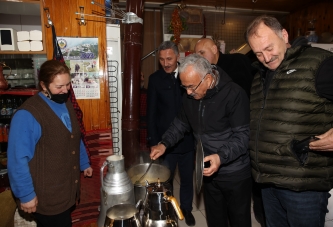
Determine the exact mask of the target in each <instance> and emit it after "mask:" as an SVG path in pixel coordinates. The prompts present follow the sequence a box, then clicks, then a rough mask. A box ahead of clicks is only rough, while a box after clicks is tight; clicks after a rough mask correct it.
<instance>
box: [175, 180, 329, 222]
mask: <svg viewBox="0 0 333 227" xmlns="http://www.w3.org/2000/svg"><path fill="white" fill-rule="evenodd" d="M179 182H180V181H179V176H178V174H176V176H175V179H174V182H173V185H174V196H175V197H176V199H177V201H178V202H179V201H180V200H179V188H180V187H179ZM332 190H333V189H332ZM194 193H195V195H194V198H193V211H192V214H193V216H194V218H195V220H196V224H195V226H196V227H207V223H206V213H205V206H204V202H203V195H202V192H201V193H200V194H199V195H197V193H196V190H195V187H194ZM331 195H332V196H331V198H330V199H329V201H328V207H327V209H328V210H331V212H329V213H327V214H326V222H325V227H333V191H331ZM251 217H252V227H261V225H260V224H259V223H258V222H257V221H256V219H255V218H254V214H253V211H252V212H251ZM178 224H179V227H187V225H186V223H185V220H182V221H178Z"/></svg>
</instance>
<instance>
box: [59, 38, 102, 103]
mask: <svg viewBox="0 0 333 227" xmlns="http://www.w3.org/2000/svg"><path fill="white" fill-rule="evenodd" d="M57 40H58V44H59V46H60V49H61V52H62V55H63V56H64V59H65V63H66V65H67V66H68V67H69V68H70V69H71V82H72V87H73V90H74V93H75V97H76V99H99V98H100V81H99V59H98V38H73V37H58V38H57Z"/></svg>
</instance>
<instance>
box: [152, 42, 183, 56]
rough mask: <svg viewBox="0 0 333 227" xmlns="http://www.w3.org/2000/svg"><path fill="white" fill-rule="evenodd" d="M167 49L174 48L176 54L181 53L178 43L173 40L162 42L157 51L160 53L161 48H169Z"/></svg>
mask: <svg viewBox="0 0 333 227" xmlns="http://www.w3.org/2000/svg"><path fill="white" fill-rule="evenodd" d="M167 49H171V50H173V52H175V54H176V55H178V54H179V50H178V47H177V45H176V44H175V43H174V42H172V41H164V42H162V43H161V44H160V46H159V47H158V49H157V51H158V53H159V52H160V51H161V50H167Z"/></svg>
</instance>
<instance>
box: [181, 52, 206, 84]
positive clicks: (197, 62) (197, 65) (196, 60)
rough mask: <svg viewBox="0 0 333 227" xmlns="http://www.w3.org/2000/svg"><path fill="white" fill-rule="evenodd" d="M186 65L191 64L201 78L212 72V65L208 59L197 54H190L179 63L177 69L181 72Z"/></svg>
mask: <svg viewBox="0 0 333 227" xmlns="http://www.w3.org/2000/svg"><path fill="white" fill-rule="evenodd" d="M188 66H192V67H193V70H194V71H196V72H197V73H199V74H200V77H201V79H202V78H203V77H204V76H205V75H206V74H207V73H209V74H212V65H211V64H210V63H209V61H208V60H207V59H206V58H204V57H202V56H201V55H199V54H190V55H189V56H187V57H186V58H185V60H184V61H183V62H182V63H181V64H180V66H179V68H178V70H179V73H182V72H184V71H185V70H186V68H187V67H188Z"/></svg>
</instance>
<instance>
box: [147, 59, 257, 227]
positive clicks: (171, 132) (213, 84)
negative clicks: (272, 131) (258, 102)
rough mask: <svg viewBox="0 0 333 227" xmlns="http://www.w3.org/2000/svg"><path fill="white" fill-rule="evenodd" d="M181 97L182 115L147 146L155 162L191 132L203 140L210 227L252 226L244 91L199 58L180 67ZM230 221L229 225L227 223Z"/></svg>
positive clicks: (206, 61) (223, 73)
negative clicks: (159, 140)
mask: <svg viewBox="0 0 333 227" xmlns="http://www.w3.org/2000/svg"><path fill="white" fill-rule="evenodd" d="M179 73H180V79H181V83H182V87H183V88H185V89H184V90H186V92H187V96H186V95H185V96H183V106H182V108H181V111H180V112H179V114H178V115H177V116H176V118H175V119H174V120H173V122H172V123H171V125H170V127H169V128H168V129H167V131H166V132H165V133H164V134H163V136H162V140H161V142H160V143H159V144H158V145H157V146H153V147H152V148H151V153H150V157H151V158H152V159H154V160H155V159H156V158H158V157H159V156H161V155H162V154H164V152H165V150H166V149H167V148H169V147H172V146H173V145H174V144H176V143H177V141H178V140H180V139H181V138H182V137H183V135H184V134H185V133H186V132H189V131H191V130H192V131H193V134H194V137H195V138H196V140H197V141H201V142H202V146H203V150H204V155H205V158H204V160H203V161H204V162H209V164H210V167H207V168H204V170H203V175H204V187H203V188H204V201H205V210H206V217H207V223H208V226H209V227H217V226H219V227H223V226H225V227H228V223H229V224H230V226H231V227H236V226H241V227H250V226H251V186H252V179H251V172H250V171H251V167H250V159H249V153H248V151H247V147H248V142H249V134H250V129H249V121H250V120H249V118H250V116H249V115H250V111H249V99H248V97H247V95H246V92H245V91H244V90H243V89H242V88H241V87H240V86H239V85H237V84H236V83H234V82H233V81H232V79H231V78H230V77H229V76H228V75H227V74H226V73H225V72H224V71H223V70H222V69H220V68H219V67H216V66H212V65H211V64H210V63H209V61H208V60H206V59H205V58H204V57H202V56H200V55H198V54H192V55H189V56H188V57H186V58H185V60H184V62H183V63H182V64H180V66H179ZM228 220H229V221H228Z"/></svg>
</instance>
